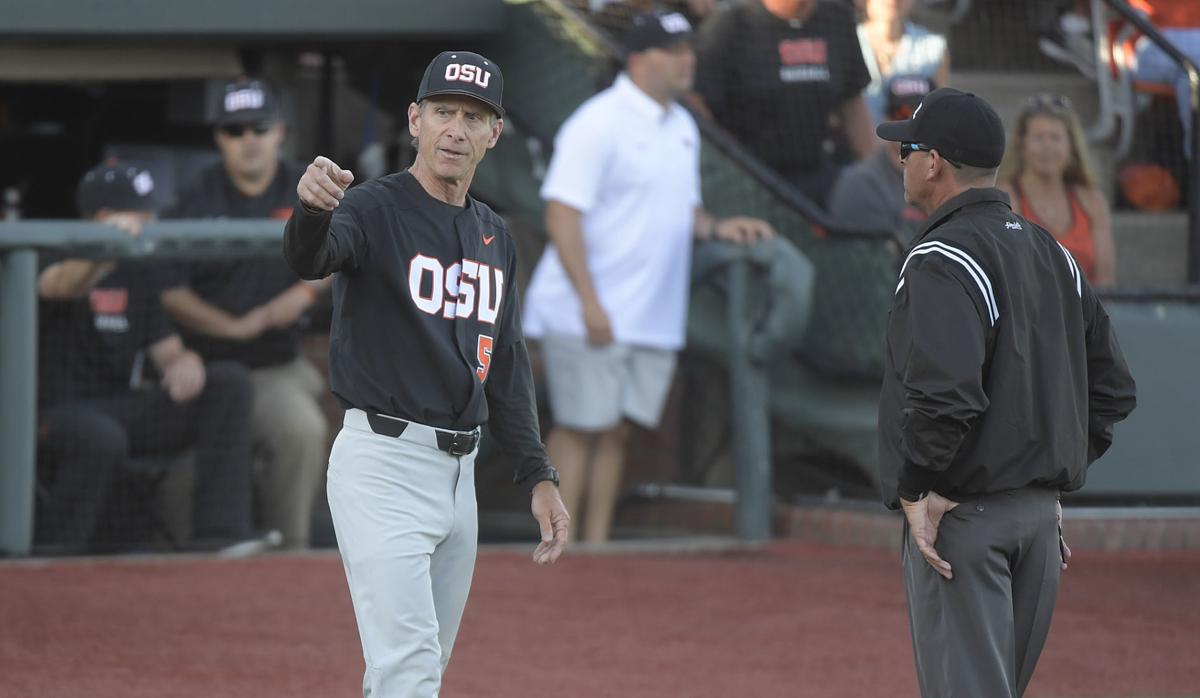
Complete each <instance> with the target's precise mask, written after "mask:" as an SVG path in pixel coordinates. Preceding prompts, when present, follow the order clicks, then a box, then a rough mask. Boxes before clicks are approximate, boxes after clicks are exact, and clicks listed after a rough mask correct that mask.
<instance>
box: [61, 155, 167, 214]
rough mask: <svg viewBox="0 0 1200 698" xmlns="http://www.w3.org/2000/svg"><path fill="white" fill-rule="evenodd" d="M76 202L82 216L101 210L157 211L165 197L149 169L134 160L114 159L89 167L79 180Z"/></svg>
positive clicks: (164, 201)
mask: <svg viewBox="0 0 1200 698" xmlns="http://www.w3.org/2000/svg"><path fill="white" fill-rule="evenodd" d="M75 203H76V205H77V206H78V207H79V213H80V215H82V216H83V217H84V218H91V217H92V216H94V215H96V214H97V213H99V212H100V211H103V210H105V209H108V210H110V211H157V210H159V209H160V208H162V207H163V206H164V205H165V204H166V203H167V202H166V196H165V195H164V192H163V191H162V189H161V188H160V187H158V185H157V183H156V182H155V181H154V175H152V174H151V173H150V170H148V169H146V168H145V167H144V166H142V165H139V164H137V163H133V162H129V161H121V160H117V159H115V158H113V159H110V160H105V161H104V162H102V163H100V164H99V165H96V166H95V167H93V168H92V169H90V170H88V172H87V174H85V175H84V176H83V178H82V179H80V180H79V187H78V188H77V189H76V191H75Z"/></svg>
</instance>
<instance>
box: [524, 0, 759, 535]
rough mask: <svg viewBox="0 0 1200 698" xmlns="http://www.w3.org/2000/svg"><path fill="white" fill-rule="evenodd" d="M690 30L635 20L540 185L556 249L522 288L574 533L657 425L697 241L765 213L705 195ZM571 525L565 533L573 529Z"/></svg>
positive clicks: (598, 530) (666, 18) (740, 229)
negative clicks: (608, 80) (720, 212)
mask: <svg viewBox="0 0 1200 698" xmlns="http://www.w3.org/2000/svg"><path fill="white" fill-rule="evenodd" d="M691 38H692V28H691V26H690V25H689V24H688V21H687V19H685V18H684V17H683V15H681V14H678V13H669V14H668V13H660V12H659V13H645V14H639V15H635V16H634V17H633V18H632V20H631V24H630V27H629V29H628V31H627V33H626V36H625V39H626V48H627V50H628V58H627V63H626V71H625V72H623V73H622V74H621V75H619V76H618V77H617V80H616V82H615V83H614V84H613V86H612V87H610V88H608V89H607V90H604V91H603V92H600V93H599V94H597V95H595V96H593V97H592V98H591V99H589V100H588V101H587V102H585V103H584V104H583V105H581V106H580V107H579V109H578V110H577V111H576V112H575V113H574V114H572V115H571V117H570V118H569V119H567V121H566V122H565V123H564V124H563V126H562V129H561V130H560V131H559V133H558V136H557V138H556V139H555V143H554V157H553V159H552V160H551V161H550V168H549V171H548V172H547V174H546V180H545V182H544V183H543V185H542V191H541V194H542V198H543V199H545V200H546V227H547V230H548V232H549V235H550V245H549V246H547V248H546V252H545V254H544V255H543V256H542V259H541V261H540V262H539V263H538V266H537V268H536V269H535V270H534V273H533V278H532V279H531V281H530V284H529V290H528V293H527V295H526V302H525V313H524V320H523V324H524V326H525V334H526V335H527V336H531V337H538V338H541V340H542V354H543V359H544V362H545V366H546V377H547V381H548V383H549V388H550V406H551V409H552V411H553V413H554V422H555V426H554V429H553V430H552V431H551V432H550V436H549V438H547V440H546V448H547V451H548V452H549V455H550V459H551V462H553V463H554V464H555V466H556V467H558V469H559V473H560V480H561V484H560V490H561V494H562V497H563V500H564V503H565V504H566V506H567V509H568V511H576V510H577V509H578V508H579V504H580V499H581V498H582V496H583V493H584V492H585V491H586V492H587V493H588V497H587V502H586V505H585V506H584V507H582V509H583V516H582V517H577V518H575V519H573V520H572V524H573V525H580V524H576V523H575V522H576V521H580V522H581V525H582V536H581V537H582V539H583V540H585V541H587V542H603V541H606V540H607V539H608V535H609V528H610V526H611V523H612V516H613V509H614V506H615V504H616V500H617V494H618V493H619V488H620V484H621V471H622V467H623V465H624V461H625V447H626V443H627V442H628V440H629V436H630V434H631V432H632V426H631V423H636V424H639V425H641V426H643V427H646V428H650V429H653V428H655V427H657V426H658V423H659V419H660V417H661V414H662V408H663V403H664V402H665V400H666V396H667V391H668V389H669V388H670V385H671V378H672V375H673V373H674V370H675V352H676V351H677V350H678V349H679V348H680V347H682V346H683V339H684V323H685V320H686V313H687V300H688V280H689V267H690V262H691V252H692V239H693V238H696V239H699V240H710V239H721V240H727V241H731V242H738V243H751V242H754V241H755V240H758V239H761V238H766V237H770V236H771V235H773V231H772V230H771V227H770V226H769V225H768V224H767V223H766V222H764V221H761V220H757V219H752V218H725V219H719V220H718V219H717V218H715V217H713V216H712V215H710V214H709V213H708V212H706V211H705V210H704V208H703V206H702V204H701V200H700V132H699V130H698V129H697V128H696V123H695V121H694V120H693V119H692V117H691V115H690V114H689V113H688V112H687V111H686V110H685V109H683V107H681V106H679V104H678V103H677V102H676V100H677V99H678V98H679V97H680V96H681V95H683V94H685V93H686V92H687V91H688V90H690V89H691V87H692V76H693V73H694V68H695V63H696V56H695V53H694V52H693V51H692V45H691ZM577 533H579V531H578V530H576V531H572V535H575V534H577Z"/></svg>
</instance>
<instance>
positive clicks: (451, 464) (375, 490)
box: [328, 409, 479, 698]
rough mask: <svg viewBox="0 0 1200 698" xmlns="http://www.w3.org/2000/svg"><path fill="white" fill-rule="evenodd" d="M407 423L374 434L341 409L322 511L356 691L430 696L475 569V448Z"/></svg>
mask: <svg viewBox="0 0 1200 698" xmlns="http://www.w3.org/2000/svg"><path fill="white" fill-rule="evenodd" d="M435 433H436V432H435V431H434V430H433V429H432V428H430V427H427V426H424V425H421V424H416V423H411V424H409V426H408V427H407V428H406V429H405V430H404V433H403V434H401V435H400V436H399V437H390V436H383V435H380V434H376V433H375V432H373V431H372V430H371V427H370V425H369V424H368V423H367V416H366V414H365V413H364V412H362V411H361V410H357V409H351V410H347V412H346V417H345V421H344V423H343V427H342V431H341V432H340V433H339V434H338V436H337V439H336V440H335V441H334V444H333V450H332V452H331V453H330V455H329V475H328V495H329V510H330V512H331V513H332V515H333V525H334V531H335V532H336V534H337V542H338V548H339V550H340V551H341V554H342V564H343V566H344V567H345V570H346V582H347V584H348V585H349V587H350V600H351V602H352V603H353V604H354V617H355V620H356V621H357V622H358V634H359V639H360V640H361V641H362V649H363V660H364V661H365V662H366V671H365V673H364V675H363V696H364V697H368V698H432V697H435V696H437V695H438V691H439V690H440V687H441V681H442V672H443V671H444V670H445V668H446V664H447V663H448V662H449V661H450V651H451V649H452V648H453V647H454V638H455V636H456V635H457V634H458V625H459V621H460V620H461V619H462V614H463V608H464V607H465V606H466V603H467V594H468V592H469V591H470V588H471V576H472V574H473V573H474V571H475V550H476V547H477V545H478V538H479V523H478V510H477V507H476V502H475V470H474V468H475V453H474V452H472V453H471V454H470V455H467V456H461V457H456V456H452V455H450V454H448V453H446V452H444V451H441V450H439V449H438V448H437V440H436V437H435Z"/></svg>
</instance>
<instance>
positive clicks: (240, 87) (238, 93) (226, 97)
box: [213, 77, 280, 126]
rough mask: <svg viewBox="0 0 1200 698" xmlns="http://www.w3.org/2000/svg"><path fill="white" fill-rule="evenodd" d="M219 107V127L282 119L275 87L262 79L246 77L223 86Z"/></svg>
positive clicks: (216, 118)
mask: <svg viewBox="0 0 1200 698" xmlns="http://www.w3.org/2000/svg"><path fill="white" fill-rule="evenodd" d="M216 107H217V108H216V116H215V117H214V118H213V124H214V125H216V126H228V125H230V124H258V123H269V122H272V121H276V120H278V119H279V116H280V111H279V102H278V100H276V99H275V94H274V93H273V92H272V91H271V88H270V87H268V86H267V84H266V83H264V82H262V81H261V80H254V79H251V78H244V77H243V78H238V79H237V80H233V81H230V82H227V83H225V84H224V85H222V86H221V89H220V90H219V92H218V94H217V105H216Z"/></svg>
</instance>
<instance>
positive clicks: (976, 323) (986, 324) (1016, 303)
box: [879, 189, 1136, 508]
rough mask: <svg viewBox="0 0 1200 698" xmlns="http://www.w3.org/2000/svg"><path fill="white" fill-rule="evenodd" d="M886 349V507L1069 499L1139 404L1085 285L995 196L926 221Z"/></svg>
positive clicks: (1049, 241)
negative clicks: (1064, 494)
mask: <svg viewBox="0 0 1200 698" xmlns="http://www.w3.org/2000/svg"><path fill="white" fill-rule="evenodd" d="M887 345H888V346H887V368H886V369H885V373H884V379H883V389H882V393H881V396H880V404H879V458H880V486H881V490H882V494H883V501H884V504H886V505H887V506H888V507H890V508H896V507H898V506H899V499H900V498H901V497H903V498H905V499H910V500H911V499H915V498H917V497H918V496H920V494H922V493H924V492H925V491H928V490H934V491H936V492H938V493H939V494H942V495H944V496H947V497H950V498H951V499H955V498H964V497H968V496H971V495H978V494H986V493H991V492H1001V491H1005V490H1012V489H1018V488H1021V487H1028V486H1041V487H1050V488H1057V489H1062V490H1075V489H1078V488H1080V487H1082V486H1083V483H1084V479H1085V477H1086V474H1087V466H1088V465H1090V464H1091V463H1092V461H1094V460H1096V459H1097V458H1099V457H1100V456H1101V455H1103V453H1104V452H1105V451H1106V450H1108V447H1109V446H1110V445H1111V444H1112V432H1113V425H1114V424H1115V423H1117V422H1119V421H1121V420H1122V419H1124V418H1125V417H1126V416H1128V415H1129V413H1130V412H1132V411H1133V408H1134V405H1135V403H1136V400H1135V396H1134V382H1133V377H1132V376H1131V375H1130V374H1129V369H1128V367H1127V366H1126V364H1125V358H1124V356H1123V355H1122V353H1121V348H1120V346H1119V345H1118V343H1117V338H1116V335H1115V334H1114V333H1113V331H1112V327H1111V326H1110V323H1109V318H1108V314H1107V313H1106V312H1105V310H1104V306H1103V305H1102V304H1101V303H1100V301H1099V300H1098V299H1097V298H1096V295H1095V293H1093V291H1092V288H1091V286H1090V285H1089V284H1088V282H1087V279H1086V278H1084V276H1083V274H1082V273H1081V272H1080V270H1079V267H1078V266H1077V265H1076V264H1075V262H1074V260H1072V259H1071V256H1070V254H1069V253H1068V252H1067V251H1066V249H1064V248H1063V247H1062V245H1060V244H1059V243H1058V241H1056V240H1055V239H1054V237H1053V236H1052V235H1050V234H1049V233H1048V232H1046V231H1045V230H1043V229H1041V228H1039V227H1037V226H1035V225H1033V224H1032V223H1030V222H1029V221H1027V220H1025V219H1024V218H1022V217H1020V216H1019V215H1017V214H1015V213H1013V211H1012V209H1011V207H1010V205H1009V200H1008V196H1007V195H1006V194H1004V193H1003V192H1001V191H999V190H998V189H970V190H968V191H966V192H964V193H963V194H960V195H959V196H957V197H955V198H953V199H951V200H950V201H948V202H946V203H945V204H944V205H943V206H942V207H941V208H939V209H938V210H937V211H935V212H934V213H933V215H931V216H930V217H929V220H928V221H927V222H926V224H925V227H924V228H923V229H922V230H921V232H920V233H918V235H917V237H916V240H915V242H914V245H913V247H912V248H911V249H910V251H909V254H908V256H907V258H906V260H905V262H904V266H903V268H902V270H901V272H900V278H899V282H898V285H897V287H896V297H895V301H894V304H893V307H892V314H891V319H890V320H889V324H888V331H887Z"/></svg>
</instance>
